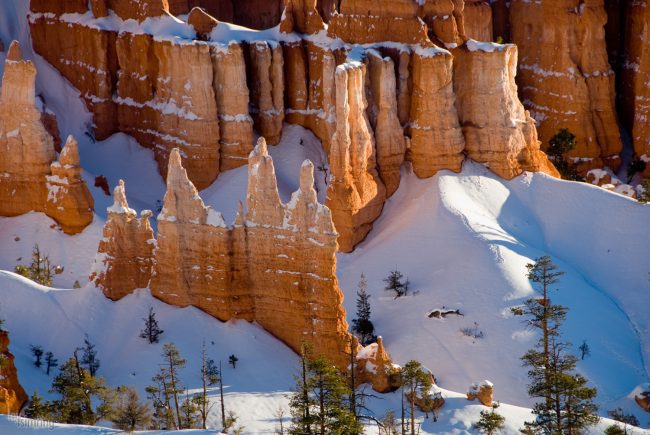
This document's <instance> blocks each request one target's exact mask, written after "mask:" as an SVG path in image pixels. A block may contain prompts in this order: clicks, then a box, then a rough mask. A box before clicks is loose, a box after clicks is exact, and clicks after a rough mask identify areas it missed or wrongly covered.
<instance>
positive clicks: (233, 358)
mask: <svg viewBox="0 0 650 435" xmlns="http://www.w3.org/2000/svg"><path fill="white" fill-rule="evenodd" d="M237 361H239V358H237V357H236V356H235V355H230V356H229V357H228V363H229V364H230V365H231V366H232V368H233V369H235V368H237Z"/></svg>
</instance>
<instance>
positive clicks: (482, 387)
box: [467, 380, 494, 407]
mask: <svg viewBox="0 0 650 435" xmlns="http://www.w3.org/2000/svg"><path fill="white" fill-rule="evenodd" d="M476 399H478V401H479V402H481V404H483V405H484V406H489V407H492V403H493V401H494V384H492V382H490V381H487V380H486V381H482V382H478V383H474V384H472V385H471V387H470V389H469V391H468V392H467V400H476Z"/></svg>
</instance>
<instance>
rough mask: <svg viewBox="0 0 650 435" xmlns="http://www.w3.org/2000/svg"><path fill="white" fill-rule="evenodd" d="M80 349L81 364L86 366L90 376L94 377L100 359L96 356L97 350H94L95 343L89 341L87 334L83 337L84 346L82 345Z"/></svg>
mask: <svg viewBox="0 0 650 435" xmlns="http://www.w3.org/2000/svg"><path fill="white" fill-rule="evenodd" d="M81 350H83V352H84V353H83V355H82V357H81V364H83V365H85V366H86V367H88V372H89V373H90V376H93V377H94V376H95V374H97V370H99V365H100V361H99V359H98V358H97V351H96V350H95V345H94V344H92V343H91V342H90V339H89V338H88V335H87V334H86V337H85V338H84V347H82V348H81Z"/></svg>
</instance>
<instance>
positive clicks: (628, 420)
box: [605, 408, 639, 435]
mask: <svg viewBox="0 0 650 435" xmlns="http://www.w3.org/2000/svg"><path fill="white" fill-rule="evenodd" d="M607 414H608V415H609V416H610V417H611V418H612V419H614V420H616V421H618V422H620V423H623V428H621V426H620V425H619V424H614V425H611V426H609V427H608V428H607V430H609V432H607V431H605V433H606V434H607V435H613V434H619V433H620V434H627V433H628V431H627V427H628V425H629V426H638V425H639V419H638V418H636V417H635V416H634V414H626V413H625V412H624V411H623V410H622V409H621V408H616V409H612V410H611V411H607Z"/></svg>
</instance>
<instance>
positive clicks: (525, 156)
mask: <svg viewBox="0 0 650 435" xmlns="http://www.w3.org/2000/svg"><path fill="white" fill-rule="evenodd" d="M454 62H455V63H454V90H455V91H456V97H457V100H456V107H457V109H458V114H459V118H460V123H461V125H462V128H463V134H464V136H465V151H466V152H467V154H468V156H469V157H470V158H471V159H473V160H476V161H477V162H482V163H485V164H486V165H487V166H488V167H489V168H490V169H491V170H492V171H493V172H494V173H496V174H497V175H499V176H500V177H503V178H506V179H510V178H513V177H515V176H517V175H519V174H521V173H522V172H523V171H533V172H537V171H544V172H548V173H550V174H551V175H554V176H558V173H557V171H556V170H555V168H554V167H553V165H552V164H551V163H550V162H549V161H548V159H547V157H546V155H545V154H544V153H543V152H542V151H540V149H539V141H538V140H537V131H536V129H535V121H533V119H532V118H531V117H530V115H529V114H528V111H526V110H524V107H523V106H522V104H521V102H520V101H519V99H518V97H517V85H516V84H515V75H516V65H517V47H516V46H514V45H512V44H506V45H498V44H489V43H477V42H475V41H473V40H470V41H469V42H468V43H467V44H466V46H465V47H462V48H459V49H457V50H454ZM491 108H495V109H494V110H493V109H491ZM496 108H498V109H496Z"/></svg>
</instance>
